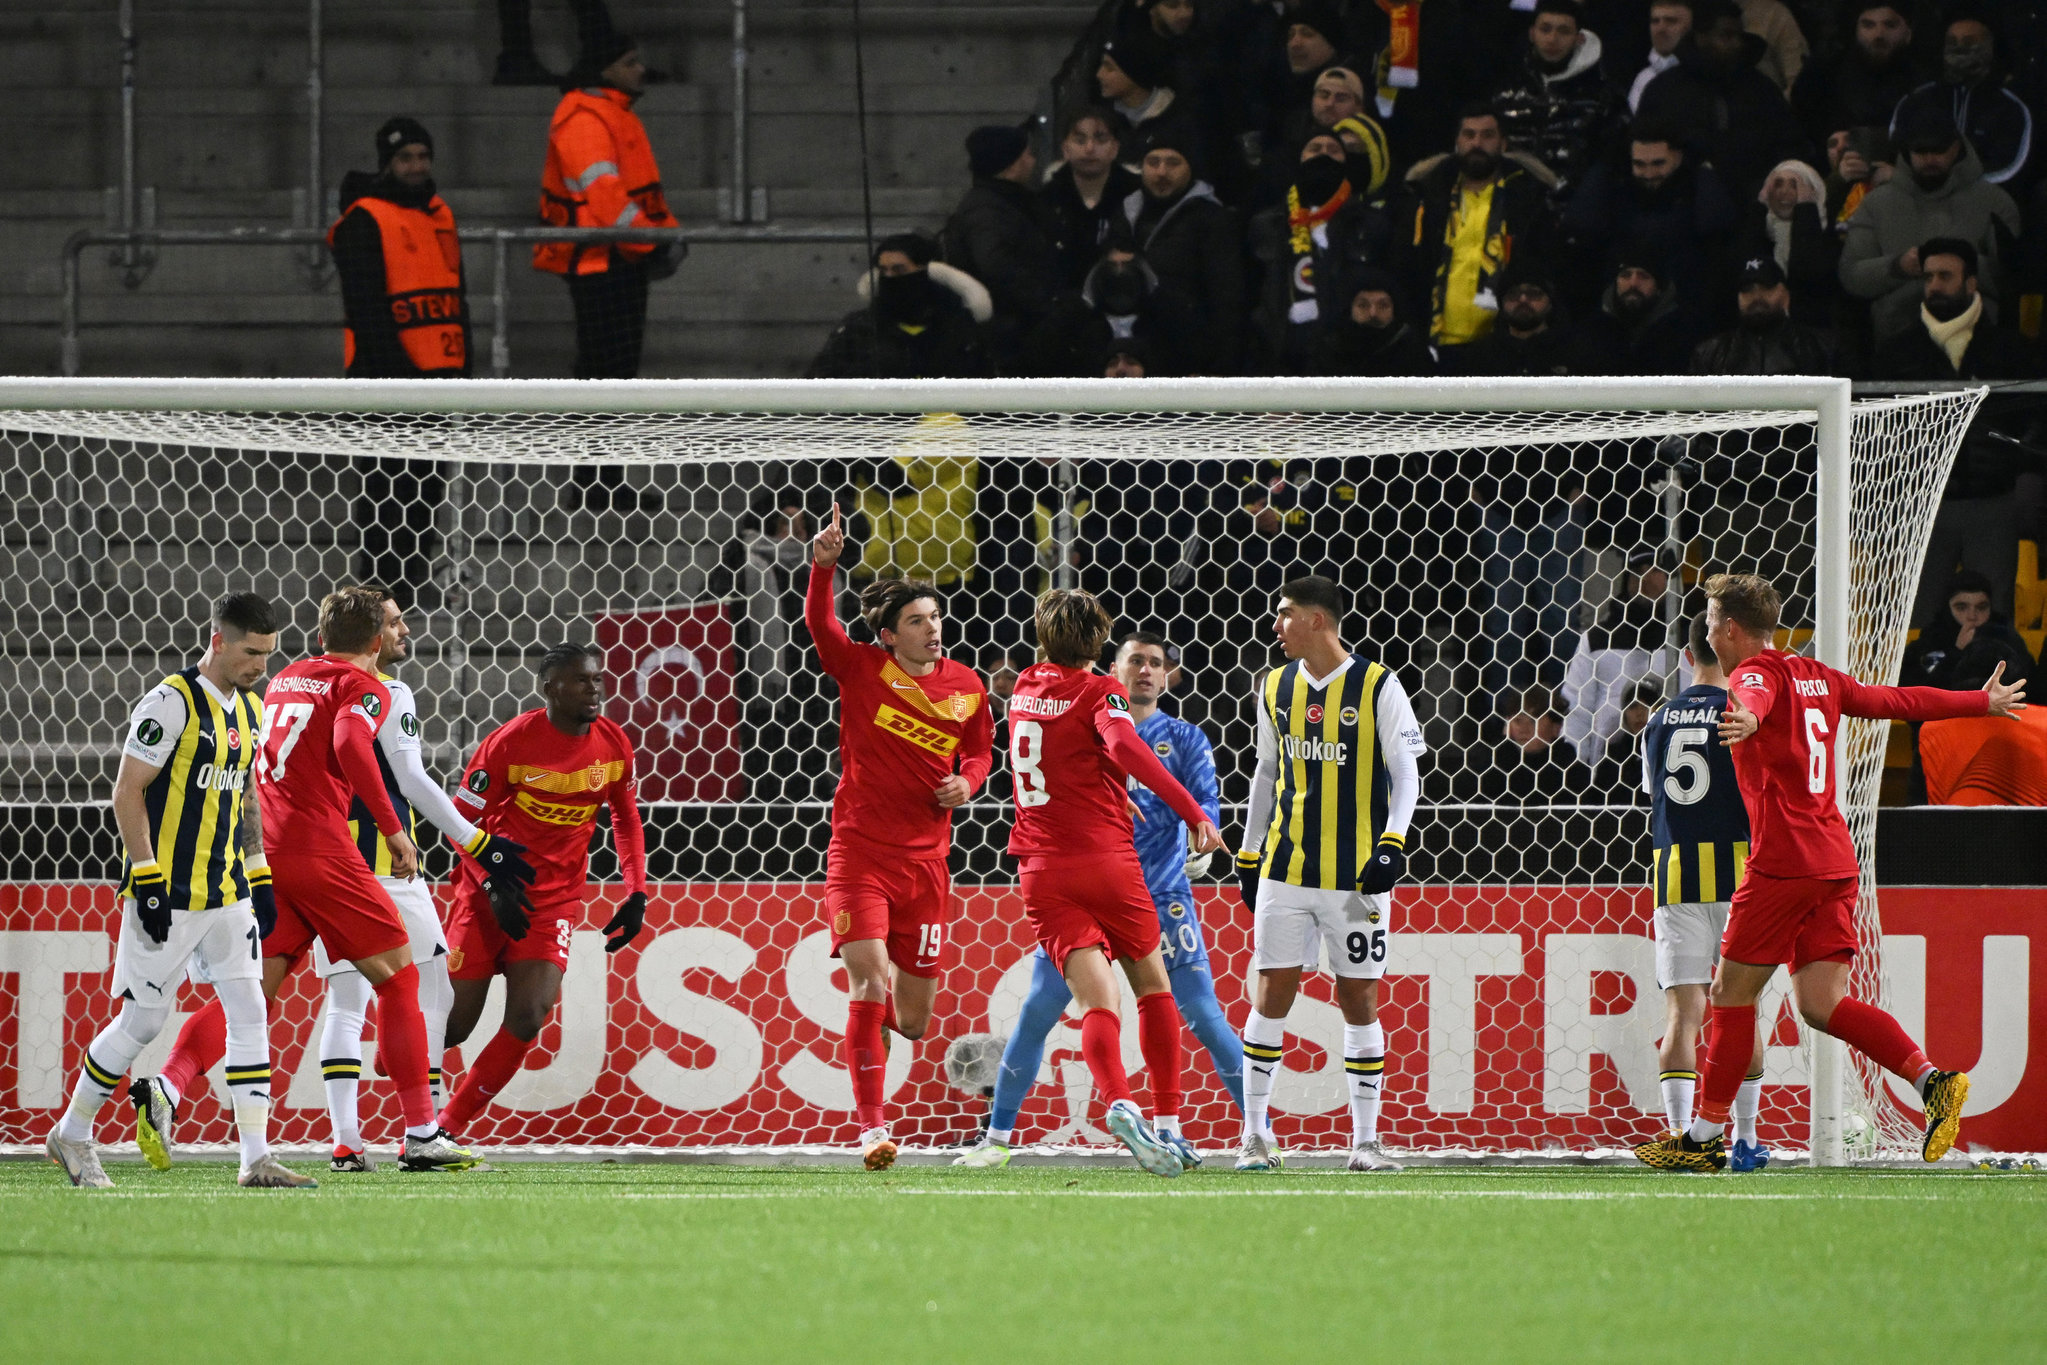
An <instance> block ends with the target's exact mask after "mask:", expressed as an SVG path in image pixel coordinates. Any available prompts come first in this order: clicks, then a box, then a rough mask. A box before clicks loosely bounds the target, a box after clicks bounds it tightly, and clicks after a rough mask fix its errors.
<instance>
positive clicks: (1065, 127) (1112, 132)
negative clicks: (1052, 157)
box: [1059, 104, 1123, 147]
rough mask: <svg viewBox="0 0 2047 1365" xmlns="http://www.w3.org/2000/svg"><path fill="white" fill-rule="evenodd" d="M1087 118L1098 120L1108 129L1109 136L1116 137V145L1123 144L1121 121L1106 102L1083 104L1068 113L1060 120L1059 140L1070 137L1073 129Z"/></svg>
mask: <svg viewBox="0 0 2047 1365" xmlns="http://www.w3.org/2000/svg"><path fill="white" fill-rule="evenodd" d="M1089 119H1094V120H1096V121H1098V122H1099V123H1100V124H1101V125H1102V127H1104V128H1106V129H1108V130H1109V136H1110V137H1112V138H1115V139H1116V145H1117V146H1119V147H1120V146H1122V145H1123V133H1122V131H1121V125H1122V122H1123V121H1122V120H1121V119H1119V118H1117V117H1116V115H1115V112H1114V111H1113V110H1111V109H1110V108H1109V106H1108V105H1106V104H1083V105H1081V106H1080V108H1078V109H1076V110H1074V111H1073V112H1072V113H1070V114H1068V115H1067V116H1066V117H1065V118H1064V119H1063V120H1061V121H1060V124H1059V140H1060V141H1061V142H1064V141H1066V139H1068V138H1070V137H1072V136H1073V130H1074V129H1075V128H1078V127H1079V126H1080V125H1081V124H1083V123H1085V122H1087V121H1088V120H1089Z"/></svg>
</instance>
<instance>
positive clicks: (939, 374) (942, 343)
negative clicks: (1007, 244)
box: [804, 232, 994, 379]
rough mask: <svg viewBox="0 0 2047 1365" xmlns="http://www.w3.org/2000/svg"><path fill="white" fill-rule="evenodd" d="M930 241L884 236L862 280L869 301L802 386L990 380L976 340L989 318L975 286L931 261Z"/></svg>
mask: <svg viewBox="0 0 2047 1365" xmlns="http://www.w3.org/2000/svg"><path fill="white" fill-rule="evenodd" d="M934 256H935V252H934V251H933V250H932V244H931V241H930V239H929V238H926V237H921V236H919V235H917V234H916V233H912V232H905V233H901V234H899V235H897V236H893V237H884V238H882V239H881V243H880V245H879V246H877V247H876V248H875V251H874V268H873V269H871V270H870V271H868V273H867V274H866V275H865V276H863V277H862V279H861V281H860V296H861V297H862V298H871V299H872V302H871V303H869V304H867V305H865V306H863V307H861V308H859V309H857V310H855V311H854V312H851V313H848V314H847V315H846V319H845V321H843V322H841V323H840V324H839V326H838V329H837V330H836V331H834V332H833V333H832V334H831V336H830V337H829V338H828V339H827V340H826V341H825V344H824V349H823V350H821V351H819V352H818V353H817V358H816V359H815V360H812V361H811V362H810V368H809V369H808V370H806V371H805V372H804V377H805V378H807V379H981V378H986V377H987V376H989V375H992V374H993V373H994V369H993V367H992V366H991V365H990V364H989V360H988V351H987V347H986V345H985V344H984V342H983V340H982V336H981V327H982V324H984V323H986V322H987V321H988V319H989V318H990V317H991V316H992V315H993V312H994V308H993V306H992V304H991V303H990V302H989V299H988V291H987V290H986V289H984V288H982V287H981V284H980V282H979V281H977V280H975V279H974V278H973V277H972V276H971V275H968V274H966V273H965V272H963V271H960V270H956V269H954V268H953V267H952V266H949V265H947V264H945V263H944V262H943V261H939V260H935V259H934Z"/></svg>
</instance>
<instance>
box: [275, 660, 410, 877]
mask: <svg viewBox="0 0 2047 1365" xmlns="http://www.w3.org/2000/svg"><path fill="white" fill-rule="evenodd" d="M390 714H391V694H390V693H389V692H388V691H386V690H385V688H384V684H382V683H381V682H378V681H377V677H376V675H375V674H374V673H370V672H367V671H365V670H363V669H360V668H357V667H356V666H355V665H354V664H350V663H344V662H342V661H341V660H340V659H337V658H334V657H333V656H331V655H324V654H323V655H321V656H320V657H318V658H314V659H301V660H300V661H299V662H297V663H295V664H292V665H291V666H290V667H288V668H286V669H284V670H283V671H282V672H280V673H279V674H278V675H277V676H276V677H275V678H272V679H271V680H270V687H269V689H268V690H267V691H265V692H264V694H263V734H262V738H261V740H260V741H259V747H258V749H257V751H256V797H257V800H258V801H260V802H261V803H262V811H263V843H264V846H265V847H266V848H270V849H279V850H283V851H285V852H287V853H294V854H302V853H329V852H336V851H339V852H344V853H354V850H355V841H354V840H353V839H351V838H350V837H349V834H348V803H349V799H350V798H351V797H353V796H355V795H356V794H357V793H358V789H359V784H356V783H352V782H351V781H350V778H349V772H348V769H347V767H346V766H345V764H344V761H343V757H342V755H341V753H340V752H339V749H340V747H341V746H342V745H343V744H345V743H347V742H348V740H349V739H350V738H356V737H359V738H364V739H367V740H370V741H374V740H375V739H376V735H377V731H378V730H380V729H382V728H383V724H384V721H385V718H386V717H388V716H389V715H390ZM343 726H357V727H361V728H360V731H359V732H358V735H357V736H349V735H347V734H345V733H343V732H342V729H341V727H343ZM364 752H365V753H368V754H369V762H370V768H369V771H370V773H371V774H372V775H373V776H374V775H375V774H376V772H377V769H376V757H375V754H374V751H373V750H369V749H365V750H364ZM369 785H370V787H372V788H373V790H365V791H362V792H361V795H362V797H363V800H364V801H365V802H366V803H367V804H368V805H369V808H370V813H371V815H372V816H373V817H379V818H378V820H377V824H378V828H380V829H381V828H384V827H385V820H386V819H388V820H389V822H390V824H389V828H390V829H393V830H395V829H397V828H398V822H397V815H396V812H395V811H393V810H392V807H391V798H390V796H389V795H388V794H386V792H385V791H384V784H383V782H382V780H381V778H379V779H378V780H376V781H374V782H371V783H370V784H369ZM379 803H381V806H382V811H381V812H380V811H379ZM355 856H357V857H360V856H361V855H360V854H356V855H355Z"/></svg>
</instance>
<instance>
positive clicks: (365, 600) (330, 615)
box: [320, 583, 388, 654]
mask: <svg viewBox="0 0 2047 1365" xmlns="http://www.w3.org/2000/svg"><path fill="white" fill-rule="evenodd" d="M387 600H388V594H386V593H385V591H384V590H383V589H382V588H379V587H377V586H375V585H374V584H369V583H357V584H353V585H351V586H349V587H346V588H336V589H335V590H334V591H333V592H330V593H328V594H327V595H326V596H325V597H323V598H321V599H320V647H321V648H322V649H324V650H326V651H327V652H328V653H330V654H361V653H363V652H364V651H366V650H368V649H369V648H370V646H371V645H374V644H375V643H376V642H377V637H378V636H379V635H381V634H382V633H383V631H384V603H385V602H386V601H387Z"/></svg>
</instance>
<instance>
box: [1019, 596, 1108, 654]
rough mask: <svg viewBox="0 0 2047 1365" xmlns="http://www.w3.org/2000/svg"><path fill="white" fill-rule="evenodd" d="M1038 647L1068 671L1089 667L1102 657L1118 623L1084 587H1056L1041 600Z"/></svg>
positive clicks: (1039, 603) (1038, 616)
mask: <svg viewBox="0 0 2047 1365" xmlns="http://www.w3.org/2000/svg"><path fill="white" fill-rule="evenodd" d="M1035 624H1036V625H1037V628H1038V648H1039V649H1040V650H1042V651H1044V655H1045V657H1046V658H1047V659H1050V660H1051V661H1052V662H1053V663H1055V664H1061V665H1064V666H1065V667H1067V668H1085V667H1086V666H1087V665H1089V664H1091V663H1094V662H1095V661H1096V660H1098V659H1100V658H1101V657H1102V646H1103V645H1104V644H1105V643H1107V642H1108V639H1109V632H1110V631H1112V630H1114V629H1115V628H1116V623H1115V622H1114V621H1112V620H1111V619H1109V613H1108V609H1107V608H1105V607H1103V606H1102V604H1101V603H1100V602H1099V601H1097V600H1096V598H1095V595H1094V594H1093V593H1091V592H1086V591H1084V590H1082V589H1080V588H1053V589H1052V590H1051V591H1049V592H1047V593H1046V594H1045V595H1044V596H1042V597H1040V598H1039V599H1038V610H1037V617H1036V622H1035Z"/></svg>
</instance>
